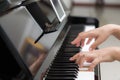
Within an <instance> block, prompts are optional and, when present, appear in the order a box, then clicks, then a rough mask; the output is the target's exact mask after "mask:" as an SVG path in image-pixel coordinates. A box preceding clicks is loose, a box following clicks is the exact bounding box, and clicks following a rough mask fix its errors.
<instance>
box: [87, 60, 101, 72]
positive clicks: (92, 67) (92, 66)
mask: <svg viewBox="0 0 120 80" xmlns="http://www.w3.org/2000/svg"><path fill="white" fill-rule="evenodd" d="M99 62H100V61H99V59H95V60H94V61H93V62H92V63H91V65H90V67H89V71H92V70H93V69H94V68H95V66H96V65H97V64H99Z"/></svg>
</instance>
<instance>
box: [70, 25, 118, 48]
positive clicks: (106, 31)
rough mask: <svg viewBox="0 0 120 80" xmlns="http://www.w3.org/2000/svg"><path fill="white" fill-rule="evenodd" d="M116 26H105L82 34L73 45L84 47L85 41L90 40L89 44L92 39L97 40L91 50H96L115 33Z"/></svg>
mask: <svg viewBox="0 0 120 80" xmlns="http://www.w3.org/2000/svg"><path fill="white" fill-rule="evenodd" d="M115 26H116V25H114V24H108V25H104V26H102V27H99V28H96V29H94V30H90V31H88V32H81V33H79V35H78V36H77V37H76V39H74V40H73V41H72V42H71V44H73V45H76V46H77V47H79V46H84V42H85V39H86V38H88V41H87V44H89V43H90V42H91V40H92V39H95V42H94V43H93V44H92V45H91V46H90V50H94V49H95V48H96V47H97V46H98V45H100V44H101V43H102V42H104V41H105V40H106V39H107V38H108V37H109V36H110V35H111V34H113V32H114V31H115V29H114V28H115Z"/></svg>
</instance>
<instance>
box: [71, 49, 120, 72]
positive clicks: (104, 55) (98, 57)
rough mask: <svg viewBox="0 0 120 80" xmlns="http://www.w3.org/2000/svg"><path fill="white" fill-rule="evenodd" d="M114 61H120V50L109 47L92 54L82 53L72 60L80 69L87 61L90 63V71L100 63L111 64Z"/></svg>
mask: <svg viewBox="0 0 120 80" xmlns="http://www.w3.org/2000/svg"><path fill="white" fill-rule="evenodd" d="M114 60H120V48H117V47H109V48H104V49H100V50H93V51H90V52H80V53H78V54H76V55H74V56H73V57H71V58H70V61H75V62H76V63H77V64H78V65H79V66H80V67H83V63H84V62H85V61H86V62H90V63H91V64H90V66H89V70H90V71H92V70H93V69H94V67H95V66H96V65H97V64H99V63H100V62H111V61H114Z"/></svg>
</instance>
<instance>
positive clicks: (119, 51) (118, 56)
mask: <svg viewBox="0 0 120 80" xmlns="http://www.w3.org/2000/svg"><path fill="white" fill-rule="evenodd" d="M112 55H113V59H114V60H118V61H120V48H119V47H113V53H112Z"/></svg>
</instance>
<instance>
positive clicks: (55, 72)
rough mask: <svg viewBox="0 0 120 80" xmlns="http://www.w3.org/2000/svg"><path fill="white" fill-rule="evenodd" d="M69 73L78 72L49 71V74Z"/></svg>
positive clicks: (74, 72)
mask: <svg viewBox="0 0 120 80" xmlns="http://www.w3.org/2000/svg"><path fill="white" fill-rule="evenodd" d="M67 73H71V74H77V72H76V71H49V72H48V74H67Z"/></svg>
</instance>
